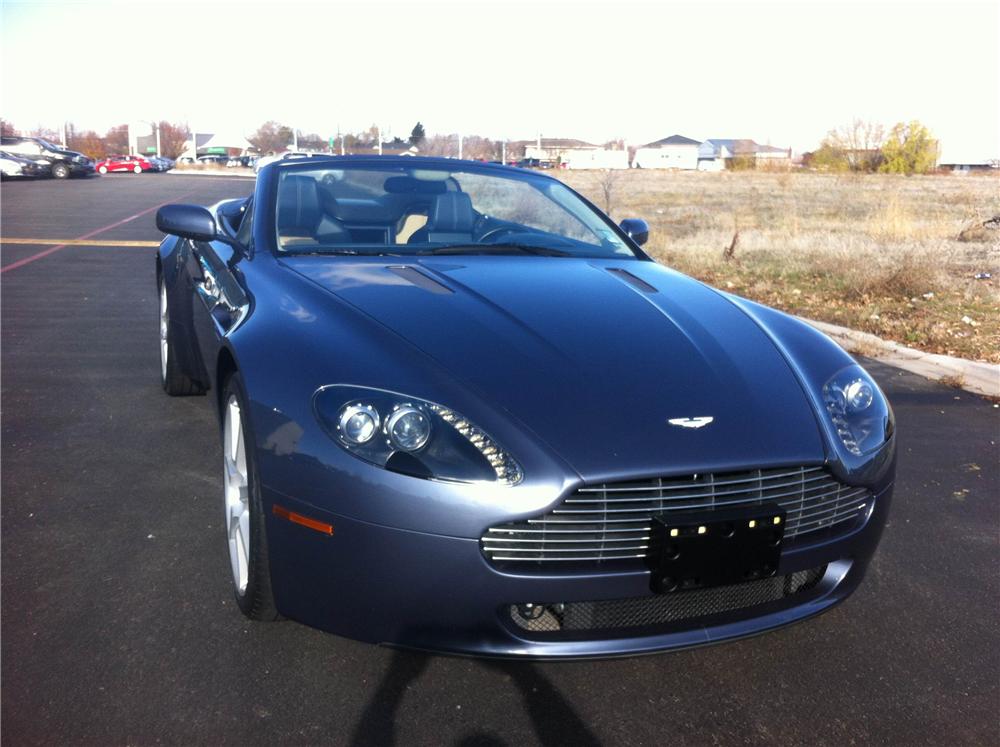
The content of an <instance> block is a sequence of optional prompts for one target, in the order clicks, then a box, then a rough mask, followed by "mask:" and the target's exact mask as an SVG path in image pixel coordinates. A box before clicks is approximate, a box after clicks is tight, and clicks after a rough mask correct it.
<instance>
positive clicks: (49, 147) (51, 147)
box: [38, 138, 63, 151]
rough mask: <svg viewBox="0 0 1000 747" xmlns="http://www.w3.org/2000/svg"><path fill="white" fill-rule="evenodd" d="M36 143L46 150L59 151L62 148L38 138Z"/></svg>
mask: <svg viewBox="0 0 1000 747" xmlns="http://www.w3.org/2000/svg"><path fill="white" fill-rule="evenodd" d="M38 142H39V143H41V144H42V147H44V148H45V149H46V150H60V151H61V150H63V147H62V146H61V145H55V144H54V143H50V142H49V141H48V140H42V139H41V138H39V139H38Z"/></svg>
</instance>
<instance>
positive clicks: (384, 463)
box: [314, 385, 523, 486]
mask: <svg viewBox="0 0 1000 747" xmlns="http://www.w3.org/2000/svg"><path fill="white" fill-rule="evenodd" d="M314 405H315V410H316V415H317V417H318V419H319V421H320V423H321V424H322V425H323V427H324V428H325V429H326V431H327V432H328V433H329V434H330V435H331V436H332V437H333V438H334V440H335V441H336V442H337V443H338V444H339V445H340V446H341V447H342V448H343V449H345V450H347V451H348V452H350V453H351V454H353V455H354V456H356V457H358V458H360V459H364V460H365V461H367V462H371V463H372V464H374V465H377V466H379V467H382V468H384V469H388V470H391V471H393V472H401V473H403V474H407V475H412V476H414V477H422V478H425V479H435V480H447V481H452V482H496V483H499V484H500V485H507V486H510V485H517V484H518V483H519V482H521V479H522V478H523V473H522V471H521V467H520V465H518V463H517V462H516V461H515V460H514V459H513V457H511V456H510V455H509V454H508V453H507V452H505V451H504V450H503V449H501V448H500V446H499V445H498V444H497V443H496V441H494V440H493V439H492V438H490V436H488V435H487V434H486V433H485V432H484V431H483V430H482V429H480V428H478V427H476V426H475V425H473V424H472V423H471V422H469V420H468V419H466V418H465V417H463V416H461V415H459V414H458V413H457V412H455V411H454V410H450V409H448V408H447V407H443V406H442V405H438V404H435V403H433V402H428V401H426V400H423V399H419V398H417V397H408V396H406V395H402V394H397V393H395V392H387V391H384V390H382V389H368V388H366V387H357V386H341V385H337V386H329V387H324V388H322V389H320V390H319V391H318V392H316V396H315V399H314Z"/></svg>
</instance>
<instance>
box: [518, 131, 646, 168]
mask: <svg viewBox="0 0 1000 747" xmlns="http://www.w3.org/2000/svg"><path fill="white" fill-rule="evenodd" d="M521 145H522V143H520V142H518V143H511V144H509V145H508V152H510V153H513V152H517V151H519V150H520V147H521ZM523 147H524V157H525V158H537V159H538V160H539V161H544V162H547V163H550V164H552V165H553V166H561V167H563V168H567V169H627V168H628V153H627V151H625V150H624V149H622V150H614V149H611V148H605V147H604V146H603V145H594V144H593V143H588V142H585V141H583V140H576V139H574V138H538V139H537V140H528V141H524V142H523Z"/></svg>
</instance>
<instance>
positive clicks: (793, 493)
mask: <svg viewBox="0 0 1000 747" xmlns="http://www.w3.org/2000/svg"><path fill="white" fill-rule="evenodd" d="M821 488H825V489H826V490H827V492H830V491H838V490H839V489H840V486H839V485H835V484H830V485H821V486H817V487H815V488H806V489H805V491H803V490H802V489H799V490H792V491H788V492H785V493H777V494H775V495H768V494H767V493H765V494H764V495H762V496H755V497H753V498H752V499H750V500H749V501H748V499H747V498H746V492H743V493H742V495H743V496H744V497H743V498H738V499H736V500H732V501H714V500H710V501H709V503H708V508H713V507H715V506H727V505H731V504H734V503H748V502H754V501H756V502H760V501H773V500H777V499H779V498H787V497H789V496H801V495H802V493H803V492H810V491H812V490H819V489H821ZM754 492H759V491H754ZM726 495H738V494H737V493H726ZM817 497H822V494H820V495H819V496H817ZM693 498H703V499H705V498H708V499H711V498H714V496H713V495H710V494H706V495H686V496H683V497H682V498H677V499H671V502H670V503H667V504H665V505H664V506H663V509H662V510H664V511H681V510H684V509H686V508H705V507H706V506H705V505H704V504H703V503H694V504H689V505H676V504H675V503H673V500H690V499H693ZM651 500H658V499H657V498H653V497H647V498H630V499H628V500H625V499H622V498H611V499H609V500H608V501H606V503H644V502H648V501H651ZM591 502H593V503H600V502H602V501H591V500H590V499H587V500H586V501H579V500H577V501H573V500H570V499H567V500H565V501H563V505H564V506H565V505H567V504H568V505H571V506H577V505H579V504H581V503H584V504H586V503H591ZM586 510H587V509H584V508H581V509H575V510H573V511H560V513H581V512H583V511H586ZM632 510H634V509H628V508H623V509H612V511H632Z"/></svg>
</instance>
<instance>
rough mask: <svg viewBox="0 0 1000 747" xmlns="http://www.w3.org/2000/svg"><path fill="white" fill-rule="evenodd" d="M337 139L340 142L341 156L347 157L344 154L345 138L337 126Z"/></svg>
mask: <svg viewBox="0 0 1000 747" xmlns="http://www.w3.org/2000/svg"><path fill="white" fill-rule="evenodd" d="M337 139H338V140H339V141H340V155H342V156H343V155H346V153H345V152H344V136H343V135H341V134H340V125H337Z"/></svg>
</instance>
